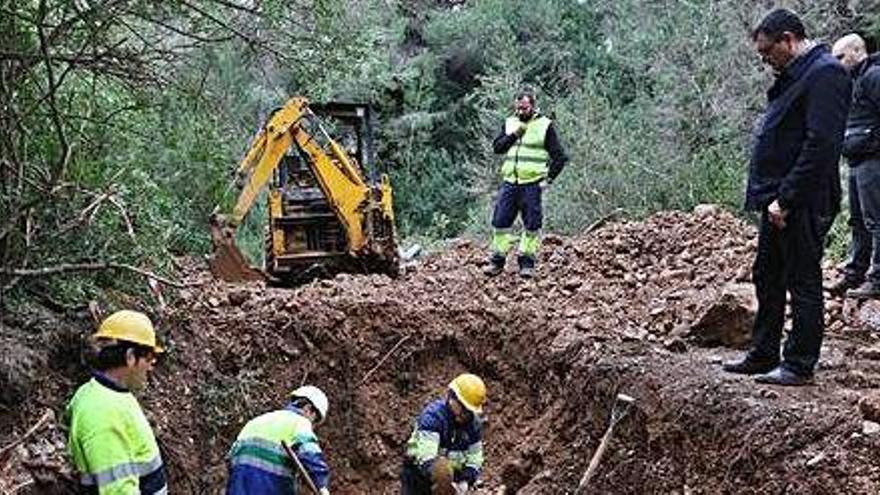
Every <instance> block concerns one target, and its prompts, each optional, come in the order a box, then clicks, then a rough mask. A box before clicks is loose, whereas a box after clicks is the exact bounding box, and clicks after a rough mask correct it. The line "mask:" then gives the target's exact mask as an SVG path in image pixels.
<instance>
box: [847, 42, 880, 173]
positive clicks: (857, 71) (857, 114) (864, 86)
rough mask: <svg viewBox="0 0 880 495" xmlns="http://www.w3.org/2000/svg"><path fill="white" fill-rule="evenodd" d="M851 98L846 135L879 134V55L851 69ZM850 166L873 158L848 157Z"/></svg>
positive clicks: (872, 56)
mask: <svg viewBox="0 0 880 495" xmlns="http://www.w3.org/2000/svg"><path fill="white" fill-rule="evenodd" d="M851 74H852V76H853V81H854V82H853V96H852V105H851V106H850V109H849V118H848V119H847V121H846V133H847V135H849V134H857V133H861V132H865V131H866V130H868V131H869V132H872V133H873V134H874V136H875V137H874V139H875V140H876V139H880V138H878V137H877V133H880V54H875V55H871V56H870V57H869V58H867V59H865V60H863V61H862V62H861V63H859V64H858V65H856V66H855V67H853V69H852V72H851ZM849 158H850V160H849V163H850V165H853V166H855V165H858V164H859V163H861V162H862V161H864V159H867V158H874V157H873V156H864V157H859V158H858V159H856V158H855V157H853V156H851V155H849Z"/></svg>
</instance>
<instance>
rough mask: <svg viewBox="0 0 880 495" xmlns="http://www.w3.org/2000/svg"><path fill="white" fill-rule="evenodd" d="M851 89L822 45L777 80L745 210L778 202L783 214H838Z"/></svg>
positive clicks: (758, 139) (754, 158)
mask: <svg viewBox="0 0 880 495" xmlns="http://www.w3.org/2000/svg"><path fill="white" fill-rule="evenodd" d="M851 88H852V82H851V79H850V77H849V74H848V73H847V71H846V69H845V68H844V67H843V66H842V65H841V64H840V63H839V62H838V61H837V60H835V59H834V57H832V56H831V54H830V53H829V52H828V47H826V46H824V45H819V46H815V47H813V48H812V49H810V51H808V52H807V53H805V54H804V55H802V56H800V57H798V58H797V59H795V60H793V61H792V63H791V64H790V65H789V66H788V67H786V68H785V70H784V71H783V73H782V74H781V75H779V76H778V77H777V79H776V82H775V83H774V84H773V86H772V87H771V88H770V89H769V90H768V91H767V110H766V112H765V114H764V119H763V122H762V123H761V125H760V126H759V129H758V132H757V136H755V142H754V147H753V149H752V158H751V163H750V165H749V181H748V186H747V189H746V208H747V209H750V210H763V209H764V208H766V207H767V205H769V204H770V203H772V202H773V201H774V200H776V199H778V200H779V204H780V206H782V208H784V209H786V210H788V209H793V208H802V207H807V208H810V209H813V210H814V211H816V212H818V213H826V214H827V213H836V212H837V211H838V210H839V207H840V196H841V194H840V172H839V170H838V163H839V162H840V150H841V141H842V139H843V132H844V129H845V128H846V119H847V113H848V111H849V105H850V97H851V91H852V90H851Z"/></svg>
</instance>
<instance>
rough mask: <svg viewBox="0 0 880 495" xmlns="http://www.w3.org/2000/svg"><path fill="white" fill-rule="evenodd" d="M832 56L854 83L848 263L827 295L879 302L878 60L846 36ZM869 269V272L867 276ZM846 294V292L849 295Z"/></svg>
mask: <svg viewBox="0 0 880 495" xmlns="http://www.w3.org/2000/svg"><path fill="white" fill-rule="evenodd" d="M831 53H832V54H833V55H834V56H835V57H836V58H837V59H838V60H840V62H841V63H842V64H843V65H844V67H846V68H848V69H849V71H850V74H851V75H852V77H853V83H854V84H853V96H852V106H851V108H850V112H849V118H848V119H847V123H846V133H845V135H844V139H843V155H844V156H846V158H847V161H848V163H849V213H850V218H849V225H850V228H851V230H852V243H851V244H850V253H849V254H850V257H849V262H848V263H847V264H846V268H845V269H844V276H843V279H841V280H840V281H839V282H837V283H835V284H833V285H832V286H831V287H830V289H831V291H832V292H835V293H838V294H839V293H842V292H843V291H845V290H846V295H847V296H848V297H854V298H859V299H866V298H876V297H878V296H880V136H878V133H880V63H878V62H880V56H878V55H872V56H868V50H867V49H866V47H865V40H864V39H862V37H861V36H859V35H857V34H848V35H846V36H844V37H842V38H840V39H839V40H837V41H836V42H835V43H834V47H833V48H832V49H831ZM869 268H870V271H869V270H868V269H869ZM847 289H849V290H847Z"/></svg>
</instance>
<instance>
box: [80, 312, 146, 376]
mask: <svg viewBox="0 0 880 495" xmlns="http://www.w3.org/2000/svg"><path fill="white" fill-rule="evenodd" d="M89 351H90V352H89V359H88V360H89V361H90V363H89V364H90V365H91V366H92V367H93V368H94V369H96V370H98V371H101V372H103V373H104V374H106V375H108V376H109V377H110V378H111V379H113V380H114V381H116V382H117V383H119V384H120V385H122V386H124V387H125V388H127V389H129V390H135V391H137V390H142V389H143V388H145V387H146V386H147V377H148V376H149V374H150V372H151V371H152V370H153V366H154V365H155V364H156V357H157V356H158V355H159V354H161V353H162V352H163V350H162V348H161V347H160V346H159V345H158V344H157V343H156V331H155V329H154V328H153V323H152V322H151V321H150V318H148V317H147V315H145V314H143V313H139V312H137V311H128V310H123V311H117V312H116V313H113V314H112V315H110V316H108V317H107V318H106V319H104V321H103V322H101V325H100V326H99V327H98V331H97V332H95V333H94V335H92V336H91V337H90V339H89Z"/></svg>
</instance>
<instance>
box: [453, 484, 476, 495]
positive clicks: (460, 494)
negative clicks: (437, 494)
mask: <svg viewBox="0 0 880 495" xmlns="http://www.w3.org/2000/svg"><path fill="white" fill-rule="evenodd" d="M452 488H454V489H455V495H467V492H468V490H470V489H471V487H470V486H469V485H468V482H467V481H459V482H458V483H453V484H452Z"/></svg>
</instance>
